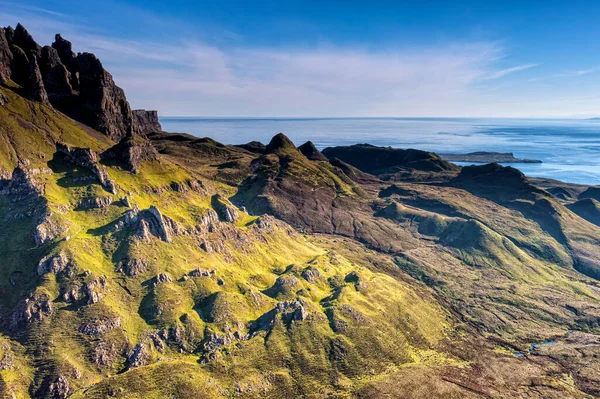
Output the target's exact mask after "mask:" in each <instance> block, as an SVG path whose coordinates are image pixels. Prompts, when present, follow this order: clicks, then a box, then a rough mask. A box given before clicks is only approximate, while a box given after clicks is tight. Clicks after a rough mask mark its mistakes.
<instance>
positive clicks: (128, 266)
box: [117, 258, 148, 277]
mask: <svg viewBox="0 0 600 399" xmlns="http://www.w3.org/2000/svg"><path fill="white" fill-rule="evenodd" d="M117 271H120V272H123V273H125V274H126V275H127V276H129V277H135V276H137V275H139V274H142V273H145V272H146V271H148V262H146V261H145V260H143V259H138V258H135V259H126V260H125V261H123V262H121V263H120V264H119V266H118V267H117Z"/></svg>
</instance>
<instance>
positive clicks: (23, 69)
mask: <svg viewBox="0 0 600 399" xmlns="http://www.w3.org/2000/svg"><path fill="white" fill-rule="evenodd" d="M10 51H11V52H12V70H11V79H12V80H13V81H14V82H16V83H18V84H19V85H21V87H23V88H25V89H27V88H29V87H30V86H31V84H30V82H29V78H30V73H29V68H30V64H31V63H30V62H29V56H28V55H27V54H26V53H25V51H23V50H22V49H21V47H18V46H15V45H10Z"/></svg>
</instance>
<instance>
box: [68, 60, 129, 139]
mask: <svg viewBox="0 0 600 399" xmlns="http://www.w3.org/2000/svg"><path fill="white" fill-rule="evenodd" d="M76 65H77V72H78V73H79V97H78V103H79V104H80V108H79V109H78V110H77V113H76V114H78V116H79V118H80V119H79V120H80V121H81V122H83V123H85V124H86V125H88V126H91V127H93V128H94V129H96V130H98V131H100V132H102V133H104V134H106V135H107V136H108V137H110V138H111V139H113V140H115V141H119V140H121V139H122V138H124V137H128V136H133V135H134V134H135V133H137V127H136V126H134V122H133V113H132V111H131V107H130V106H129V103H128V102H127V99H126V98H125V92H124V91H123V89H121V88H120V87H118V86H117V85H116V84H115V82H114V81H113V78H112V75H111V74H110V73H108V72H107V71H106V70H105V69H104V67H103V66H102V63H101V62H100V60H99V59H98V58H96V56H95V55H94V54H91V53H80V54H79V55H78V56H77V59H76Z"/></svg>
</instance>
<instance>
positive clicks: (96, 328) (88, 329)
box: [78, 316, 121, 336]
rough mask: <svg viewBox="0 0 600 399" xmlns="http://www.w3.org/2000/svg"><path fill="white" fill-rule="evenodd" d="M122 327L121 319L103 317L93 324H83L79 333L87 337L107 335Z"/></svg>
mask: <svg viewBox="0 0 600 399" xmlns="http://www.w3.org/2000/svg"><path fill="white" fill-rule="evenodd" d="M120 326H121V318H120V317H118V316H116V317H103V318H101V319H98V320H94V321H93V322H89V323H83V324H81V325H80V326H79V329H78V330H79V332H80V333H82V334H85V335H90V336H95V335H102V334H106V333H107V332H109V331H111V330H114V329H115V328H118V327H120Z"/></svg>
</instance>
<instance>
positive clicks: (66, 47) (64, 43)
mask: <svg viewBox="0 0 600 399" xmlns="http://www.w3.org/2000/svg"><path fill="white" fill-rule="evenodd" d="M52 48H54V49H56V52H57V54H58V56H59V57H60V60H61V61H62V64H63V65H64V66H65V68H67V70H68V71H69V72H70V73H71V86H72V87H73V88H74V89H78V88H79V82H78V79H77V61H76V58H77V56H76V55H75V53H74V52H73V50H72V46H71V42H70V41H68V40H65V39H63V38H62V36H61V35H60V34H58V33H57V34H56V36H55V37H54V43H52ZM73 83H75V84H73Z"/></svg>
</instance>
